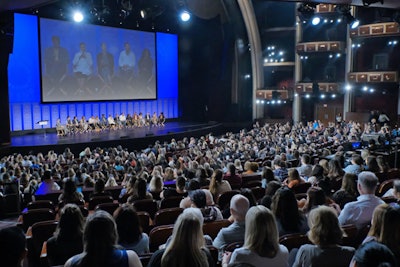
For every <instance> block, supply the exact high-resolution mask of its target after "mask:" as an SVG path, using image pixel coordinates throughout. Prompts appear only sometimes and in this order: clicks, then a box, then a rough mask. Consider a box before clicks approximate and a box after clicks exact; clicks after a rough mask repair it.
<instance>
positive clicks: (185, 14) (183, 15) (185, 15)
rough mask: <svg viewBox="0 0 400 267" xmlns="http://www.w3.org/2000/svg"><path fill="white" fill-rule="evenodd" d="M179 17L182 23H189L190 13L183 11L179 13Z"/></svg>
mask: <svg viewBox="0 0 400 267" xmlns="http://www.w3.org/2000/svg"><path fill="white" fill-rule="evenodd" d="M179 17H180V18H181V20H182V21H183V22H186V21H189V20H190V13H189V12H188V11H186V10H184V11H182V12H181V14H180V15H179Z"/></svg>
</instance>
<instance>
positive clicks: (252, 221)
mask: <svg viewBox="0 0 400 267" xmlns="http://www.w3.org/2000/svg"><path fill="white" fill-rule="evenodd" d="M288 257H289V252H288V249H287V248H286V247H285V246H283V245H280V244H279V235H278V228H277V226H276V222H275V217H274V215H273V214H272V212H271V211H270V210H269V209H267V208H266V207H264V206H261V205H258V206H254V207H251V208H250V209H249V210H248V212H247V214H246V230H245V241H244V245H243V247H242V248H238V249H236V250H235V251H234V252H233V253H232V256H231V257H230V254H229V253H225V255H224V258H223V260H222V266H223V267H224V266H228V259H229V258H230V261H229V262H230V264H233V263H237V262H244V263H249V264H252V265H253V266H255V267H262V266H274V267H279V266H288Z"/></svg>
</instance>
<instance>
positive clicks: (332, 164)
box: [328, 159, 343, 178]
mask: <svg viewBox="0 0 400 267" xmlns="http://www.w3.org/2000/svg"><path fill="white" fill-rule="evenodd" d="M328 168H329V173H328V175H329V176H331V177H335V178H336V177H337V176H341V175H343V169H342V166H341V164H340V161H339V160H337V159H331V160H330V161H329V163H328Z"/></svg>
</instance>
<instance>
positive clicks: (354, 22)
mask: <svg viewBox="0 0 400 267" xmlns="http://www.w3.org/2000/svg"><path fill="white" fill-rule="evenodd" d="M349 24H350V28H352V29H353V30H354V29H356V28H357V27H358V26H359V25H360V21H359V20H358V19H356V18H354V17H352V18H351V22H350V23H349Z"/></svg>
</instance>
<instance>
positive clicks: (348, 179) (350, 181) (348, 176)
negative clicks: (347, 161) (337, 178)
mask: <svg viewBox="0 0 400 267" xmlns="http://www.w3.org/2000/svg"><path fill="white" fill-rule="evenodd" d="M341 189H343V190H345V191H347V192H349V193H351V194H353V195H357V194H358V193H357V175H355V174H354V173H347V172H346V173H345V174H344V176H343V179H342V187H341Z"/></svg>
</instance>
